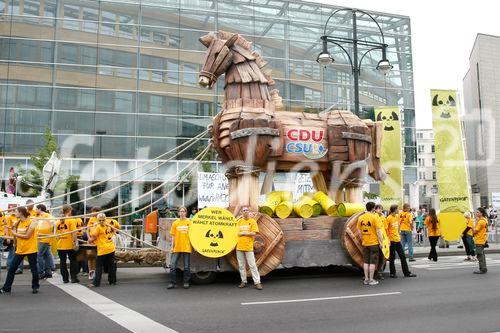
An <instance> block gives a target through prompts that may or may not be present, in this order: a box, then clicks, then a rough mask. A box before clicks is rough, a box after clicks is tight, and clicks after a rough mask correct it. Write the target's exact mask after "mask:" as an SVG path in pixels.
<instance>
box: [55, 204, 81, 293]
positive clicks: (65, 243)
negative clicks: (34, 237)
mask: <svg viewBox="0 0 500 333" xmlns="http://www.w3.org/2000/svg"><path fill="white" fill-rule="evenodd" d="M62 212H63V214H64V218H62V219H61V220H59V222H57V224H56V233H57V235H62V236H59V237H58V238H57V254H58V255H59V259H60V270H61V275H62V278H63V282H64V283H68V282H69V278H70V277H71V283H78V282H80V281H79V280H78V277H77V276H76V274H77V273H78V263H77V261H76V252H75V248H76V245H77V244H78V241H77V238H76V231H75V230H76V222H77V221H76V219H74V218H71V214H72V212H73V208H71V206H70V205H64V206H63V208H62ZM69 232H72V233H69ZM66 259H69V275H68V266H67V261H66Z"/></svg>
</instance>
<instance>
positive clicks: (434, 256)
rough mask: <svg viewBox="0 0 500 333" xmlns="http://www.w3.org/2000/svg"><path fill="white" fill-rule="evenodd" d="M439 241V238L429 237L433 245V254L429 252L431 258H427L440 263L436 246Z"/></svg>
mask: <svg viewBox="0 0 500 333" xmlns="http://www.w3.org/2000/svg"><path fill="white" fill-rule="evenodd" d="M438 240H439V236H429V243H431V252H429V256H428V257H427V258H429V260H430V259H432V260H434V261H438V254H437V251H436V245H437V242H438Z"/></svg>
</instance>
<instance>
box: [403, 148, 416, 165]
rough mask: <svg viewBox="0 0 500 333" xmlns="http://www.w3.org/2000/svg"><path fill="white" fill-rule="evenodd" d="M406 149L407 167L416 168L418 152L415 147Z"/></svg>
mask: <svg viewBox="0 0 500 333" xmlns="http://www.w3.org/2000/svg"><path fill="white" fill-rule="evenodd" d="M404 149H405V163H404V165H405V166H407V165H408V166H414V165H416V164H417V152H416V149H415V147H404Z"/></svg>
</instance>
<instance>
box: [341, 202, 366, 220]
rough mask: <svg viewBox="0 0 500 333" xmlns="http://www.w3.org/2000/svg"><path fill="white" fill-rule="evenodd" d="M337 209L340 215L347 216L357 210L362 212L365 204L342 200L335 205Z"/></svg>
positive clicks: (355, 212)
mask: <svg viewBox="0 0 500 333" xmlns="http://www.w3.org/2000/svg"><path fill="white" fill-rule="evenodd" d="M337 211H338V213H339V215H340V216H343V217H348V216H352V215H354V214H357V213H359V212H364V211H365V205H363V204H360V203H350V202H343V203H339V205H338V206H337Z"/></svg>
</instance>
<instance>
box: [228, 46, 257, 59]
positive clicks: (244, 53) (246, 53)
mask: <svg viewBox="0 0 500 333" xmlns="http://www.w3.org/2000/svg"><path fill="white" fill-rule="evenodd" d="M232 49H233V51H235V52H238V53H239V54H241V55H242V56H243V57H245V58H247V59H248V60H255V57H254V56H253V55H252V53H251V52H250V51H249V50H247V49H245V48H244V47H243V46H241V45H239V44H234V45H233V47H232Z"/></svg>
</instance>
